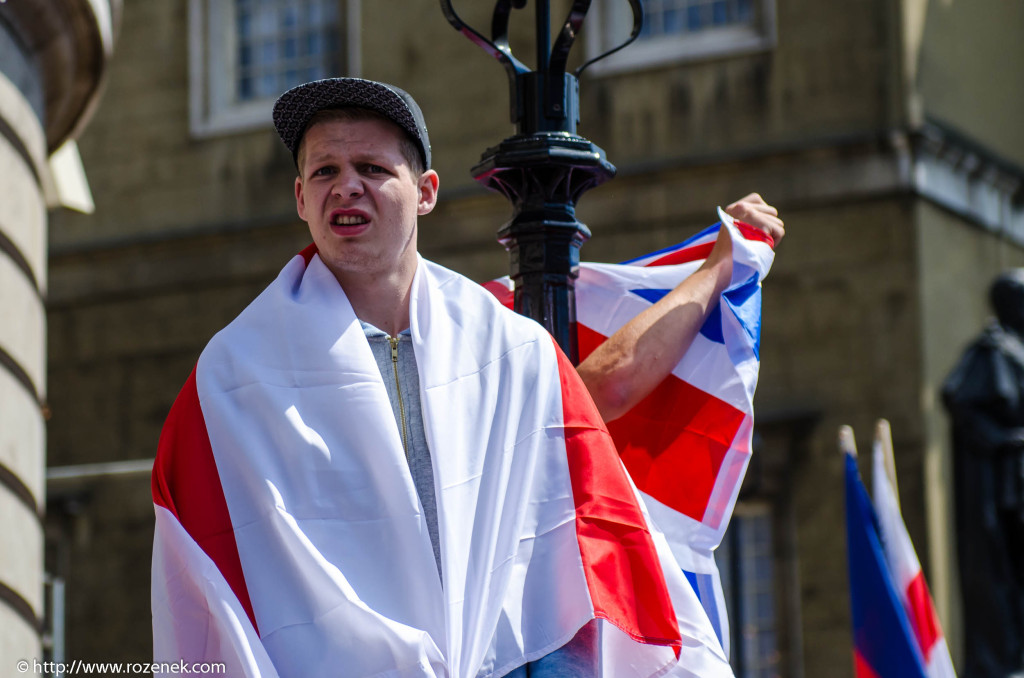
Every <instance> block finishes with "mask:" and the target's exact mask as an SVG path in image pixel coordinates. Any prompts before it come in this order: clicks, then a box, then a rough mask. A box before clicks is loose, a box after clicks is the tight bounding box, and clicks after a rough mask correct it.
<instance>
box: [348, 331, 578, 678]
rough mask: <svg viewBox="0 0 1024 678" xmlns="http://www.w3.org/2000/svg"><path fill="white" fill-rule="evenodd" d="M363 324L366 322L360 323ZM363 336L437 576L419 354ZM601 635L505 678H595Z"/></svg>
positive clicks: (372, 334)
mask: <svg viewBox="0 0 1024 678" xmlns="http://www.w3.org/2000/svg"><path fill="white" fill-rule="evenodd" d="M360 322H362V321H360ZM362 326H363V333H364V334H366V340H367V341H368V342H369V343H370V350H371V351H373V357H374V358H375V359H376V360H377V367H378V368H379V369H380V375H381V377H382V378H383V379H384V388H385V389H387V392H388V399H389V400H390V401H391V410H392V412H394V415H395V422H396V423H397V424H398V430H399V433H400V434H401V436H402V445H403V446H404V448H405V458H406V461H408V462H409V471H410V472H411V473H412V482H413V485H414V486H415V487H416V492H417V494H419V496H420V504H422V505H423V517H424V518H425V519H426V521H427V532H428V533H429V534H430V543H431V545H432V546H433V547H434V561H435V562H436V563H437V573H438V576H439V577H441V581H442V585H443V583H444V577H443V574H442V572H441V547H440V541H439V539H438V530H437V499H436V498H435V495H434V467H433V466H432V465H431V462H430V449H429V448H428V447H427V436H426V433H425V432H424V428H423V408H422V406H421V404H420V377H419V373H418V372H417V371H416V354H415V353H414V352H413V348H412V335H411V334H410V332H409V330H405V331H403V332H399V334H398V337H397V338H393V337H390V336H388V334H387V333H386V332H384V331H383V330H379V329H377V328H376V327H374V326H373V325H371V324H369V323H366V322H363V323H362ZM597 635H598V630H597V625H596V624H595V623H594V621H591V622H589V623H587V624H586V625H585V626H584V627H583V628H582V629H580V630H579V632H578V633H577V634H576V635H575V636H574V637H573V639H572V640H570V641H569V642H568V643H566V644H565V645H563V646H562V647H560V648H559V649H557V650H555V651H554V652H551V653H550V654H548V655H546V656H544V657H541V658H540V659H537V660H535V661H532V662H529V663H527V664H526V665H524V666H520V667H519V668H517V669H515V670H514V671H512V672H511V673H509V674H507V675H506V678H591V677H592V676H596V675H597V672H598V669H597V646H598V637H597Z"/></svg>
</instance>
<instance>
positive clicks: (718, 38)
mask: <svg viewBox="0 0 1024 678" xmlns="http://www.w3.org/2000/svg"><path fill="white" fill-rule="evenodd" d="M618 1H619V2H620V3H621V5H622V7H620V8H619V10H620V11H619V13H618V14H619V17H628V18H629V21H632V14H631V13H629V12H623V11H622V10H623V9H624V8H627V4H626V2H625V0H618ZM753 1H754V2H756V3H758V4H759V5H760V6H759V8H758V12H759V16H758V21H757V25H755V26H754V27H751V26H735V25H734V26H722V27H712V28H706V29H702V30H700V31H697V32H694V33H687V34H685V35H681V36H680V35H660V36H655V37H650V38H644V37H642V36H641V37H639V38H637V40H636V41H634V42H633V44H631V45H629V46H628V47H626V48H625V49H623V50H621V51H619V52H616V53H615V54H612V55H611V56H609V57H607V58H605V59H602V60H601V61H598V62H596V63H594V64H593V65H592V66H590V67H589V68H588V71H587V72H590V73H592V74H594V75H611V74H615V73H622V72H628V71H636V70H643V69H649V68H655V67H658V66H664V65H669V64H677V63H688V62H695V61H701V60H707V59H715V58H720V57H724V56H742V55H745V54H754V53H757V52H765V51H769V50H771V49H774V47H775V45H776V44H777V41H778V35H777V31H776V18H775V0H753ZM619 17H616V18H619ZM589 20H590V26H589V27H593V28H596V30H589V31H587V33H586V45H587V58H590V59H592V58H594V57H596V56H597V55H599V54H601V53H602V52H605V51H607V50H608V49H610V48H612V47H614V46H616V45H618V44H620V43H621V42H623V41H624V40H625V39H626V37H628V35H629V30H630V28H631V26H632V24H631V23H630V24H629V25H625V23H621V22H620V23H618V24H616V25H614V26H611V25H609V22H612V21H615V19H614V18H610V17H609V14H608V3H595V4H594V5H593V6H592V10H591V17H590V19H589Z"/></svg>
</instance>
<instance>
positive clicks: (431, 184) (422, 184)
mask: <svg viewBox="0 0 1024 678" xmlns="http://www.w3.org/2000/svg"><path fill="white" fill-rule="evenodd" d="M439 182H440V179H439V177H438V176H437V172H435V171H434V170H432V169H431V170H427V171H426V172H424V173H423V174H421V175H420V178H419V181H418V182H417V188H418V189H419V192H420V200H419V203H417V205H416V214H418V215H420V216H423V215H424V214H430V212H431V211H432V210H433V209H434V205H436V204H437V187H438V184H439Z"/></svg>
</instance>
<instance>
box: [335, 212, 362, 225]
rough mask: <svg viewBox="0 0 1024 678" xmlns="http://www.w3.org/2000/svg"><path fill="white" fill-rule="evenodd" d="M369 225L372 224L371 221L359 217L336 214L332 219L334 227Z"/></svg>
mask: <svg viewBox="0 0 1024 678" xmlns="http://www.w3.org/2000/svg"><path fill="white" fill-rule="evenodd" d="M368 223H370V220H369V219H367V218H366V217H363V216H358V215H345V214H335V215H334V216H333V217H331V225H332V226H360V225H362V224H368Z"/></svg>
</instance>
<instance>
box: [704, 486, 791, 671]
mask: <svg viewBox="0 0 1024 678" xmlns="http://www.w3.org/2000/svg"><path fill="white" fill-rule="evenodd" d="M772 543H773V540H772V514H771V508H770V507H769V506H767V505H764V504H752V505H751V504H737V505H736V509H735V512H734V514H733V517H732V521H731V522H730V523H729V529H728V530H727V531H726V533H725V538H724V539H723V540H722V545H721V546H720V547H719V548H718V550H717V551H716V552H715V562H716V563H717V564H718V568H719V571H720V573H721V577H722V590H723V593H724V595H725V605H726V609H728V611H729V634H730V636H731V637H730V644H731V647H732V650H731V657H730V659H731V662H732V667H733V671H734V672H735V673H736V676H737V678H774V677H775V676H777V675H779V670H780V665H779V663H780V656H779V651H778V639H777V633H776V618H777V611H776V601H775V575H774V552H773V548H772Z"/></svg>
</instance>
